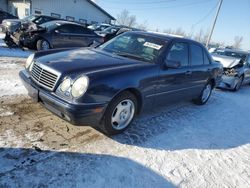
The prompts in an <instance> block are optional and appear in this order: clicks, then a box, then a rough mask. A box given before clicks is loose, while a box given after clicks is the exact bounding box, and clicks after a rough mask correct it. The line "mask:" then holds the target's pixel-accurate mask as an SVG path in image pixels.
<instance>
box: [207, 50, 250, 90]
mask: <svg viewBox="0 0 250 188" xmlns="http://www.w3.org/2000/svg"><path fill="white" fill-rule="evenodd" d="M211 55H212V57H213V59H214V60H215V61H219V62H220V63H221V64H222V65H223V76H222V82H221V84H220V85H219V88H225V89H230V90H233V91H238V90H239V89H240V87H241V85H242V84H250V52H246V51H241V50H232V49H216V50H215V51H214V52H212V53H211Z"/></svg>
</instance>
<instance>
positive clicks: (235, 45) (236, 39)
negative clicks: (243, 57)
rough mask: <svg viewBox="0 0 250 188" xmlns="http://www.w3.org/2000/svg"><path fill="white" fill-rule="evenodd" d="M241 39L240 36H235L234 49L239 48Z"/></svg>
mask: <svg viewBox="0 0 250 188" xmlns="http://www.w3.org/2000/svg"><path fill="white" fill-rule="evenodd" d="M242 41H243V37H242V36H235V37H234V44H233V47H234V48H240V47H241V45H242Z"/></svg>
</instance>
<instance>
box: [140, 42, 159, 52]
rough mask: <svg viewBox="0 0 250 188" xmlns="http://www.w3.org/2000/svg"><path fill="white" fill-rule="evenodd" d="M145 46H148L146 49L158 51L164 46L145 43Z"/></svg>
mask: <svg viewBox="0 0 250 188" xmlns="http://www.w3.org/2000/svg"><path fill="white" fill-rule="evenodd" d="M143 46H146V47H149V48H153V49H156V50H160V49H161V47H162V45H158V44H154V43H151V42H145V43H144V44H143Z"/></svg>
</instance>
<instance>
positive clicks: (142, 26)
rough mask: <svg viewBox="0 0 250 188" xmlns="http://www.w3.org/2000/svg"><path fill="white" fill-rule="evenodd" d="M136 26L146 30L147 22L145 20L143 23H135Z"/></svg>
mask: <svg viewBox="0 0 250 188" xmlns="http://www.w3.org/2000/svg"><path fill="white" fill-rule="evenodd" d="M136 27H137V28H138V29H142V30H147V28H148V23H147V21H144V22H143V23H140V24H137V25H136Z"/></svg>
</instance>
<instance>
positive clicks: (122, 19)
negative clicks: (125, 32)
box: [116, 9, 137, 27]
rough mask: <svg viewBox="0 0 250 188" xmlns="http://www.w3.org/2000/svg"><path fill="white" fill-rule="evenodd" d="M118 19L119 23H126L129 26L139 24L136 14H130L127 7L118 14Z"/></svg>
mask: <svg viewBox="0 0 250 188" xmlns="http://www.w3.org/2000/svg"><path fill="white" fill-rule="evenodd" d="M116 21H117V23H118V24H120V25H126V26H128V27H135V26H136V24H137V23H136V16H135V15H130V14H129V11H127V10H126V9H125V10H123V11H122V12H121V13H120V14H118V15H117V19H116Z"/></svg>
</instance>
